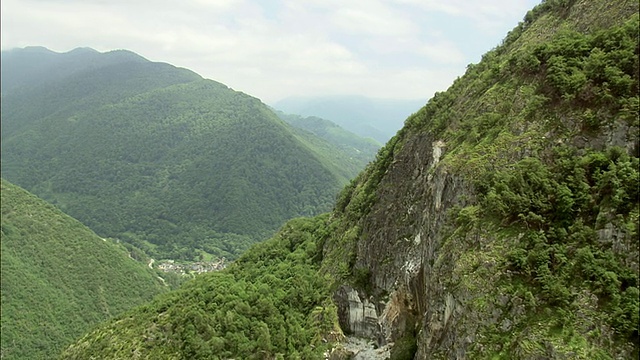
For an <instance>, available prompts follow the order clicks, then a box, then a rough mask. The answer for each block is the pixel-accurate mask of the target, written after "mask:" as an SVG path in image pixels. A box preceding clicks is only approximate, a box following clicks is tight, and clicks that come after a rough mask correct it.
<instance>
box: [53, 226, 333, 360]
mask: <svg viewBox="0 0 640 360" xmlns="http://www.w3.org/2000/svg"><path fill="white" fill-rule="evenodd" d="M325 220H326V216H319V217H317V218H315V219H312V220H309V219H295V220H292V221H291V222H290V223H288V224H287V225H285V226H284V227H283V229H282V230H281V231H280V232H279V233H278V234H277V235H276V236H275V237H274V238H272V239H271V240H268V241H265V242H264V243H261V244H258V245H256V246H254V247H252V248H251V249H250V250H249V251H247V252H246V253H245V254H243V255H242V256H241V257H240V259H238V261H236V262H235V263H234V264H233V265H232V266H231V267H230V268H228V269H226V270H223V271H221V272H215V273H208V274H204V275H202V276H199V277H197V278H196V279H195V280H192V281H190V282H188V283H186V284H185V285H183V286H182V287H181V288H180V289H179V290H177V291H174V292H171V293H169V294H166V295H163V296H160V297H158V298H157V299H155V300H154V301H153V302H152V303H150V304H148V305H145V306H143V307H140V308H137V309H135V310H134V311H131V312H129V313H127V314H126V315H124V316H122V317H120V318H118V319H116V320H114V321H111V322H110V323H109V324H107V325H105V326H102V327H100V328H98V329H96V330H95V331H93V332H92V333H90V334H88V335H86V336H85V337H84V338H82V339H80V340H79V341H78V342H77V343H76V344H74V345H73V346H71V347H69V348H68V349H66V350H65V351H64V353H63V354H62V356H61V358H62V359H89V358H98V359H103V358H114V359H120V358H128V357H129V356H131V354H132V353H133V354H138V356H139V357H140V358H148V359H211V360H216V359H230V358H236V359H274V358H275V359H282V358H287V359H290V358H301V359H322V358H323V357H322V355H321V354H322V352H323V351H324V350H326V349H327V348H328V343H327V339H329V340H334V339H336V338H338V337H339V336H341V333H340V330H339V328H337V318H336V315H335V306H333V305H332V304H331V301H330V300H329V294H330V292H329V283H328V281H327V279H326V278H324V277H322V276H320V275H319V274H318V272H317V270H318V265H319V261H318V260H319V259H320V258H321V257H320V256H319V255H320V253H321V251H322V248H321V247H319V245H321V243H319V242H317V240H316V238H318V237H322V236H323V235H322V229H323V226H324V223H325ZM325 233H326V232H325Z"/></svg>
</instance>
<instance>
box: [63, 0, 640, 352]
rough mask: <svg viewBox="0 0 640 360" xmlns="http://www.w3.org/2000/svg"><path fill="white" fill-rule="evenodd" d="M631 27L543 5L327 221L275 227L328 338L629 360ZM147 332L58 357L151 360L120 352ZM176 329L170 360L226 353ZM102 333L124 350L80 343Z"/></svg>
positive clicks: (613, 12) (594, 0)
mask: <svg viewBox="0 0 640 360" xmlns="http://www.w3.org/2000/svg"><path fill="white" fill-rule="evenodd" d="M638 11H639V8H638V2H637V1H636V0H631V1H625V0H621V1H615V2H612V1H606V0H572V1H564V0H548V1H543V2H542V3H541V4H540V5H539V6H537V7H536V8H534V9H533V10H531V11H530V12H529V13H527V15H526V16H525V17H524V20H523V21H522V23H520V24H519V26H518V27H516V28H515V29H514V30H513V31H512V32H510V33H509V34H508V35H507V37H506V38H505V40H504V42H503V44H501V45H500V46H498V47H497V48H495V49H493V50H491V51H489V52H488V53H487V54H486V55H485V56H484V57H483V59H482V61H481V62H480V63H479V64H477V65H470V66H469V67H468V69H467V72H466V73H465V74H464V76H462V77H460V78H459V79H458V80H456V81H455V82H454V83H453V84H452V86H451V87H450V88H449V89H448V90H447V91H446V92H443V93H439V94H436V95H435V96H434V97H433V98H432V99H431V100H430V101H429V102H428V103H427V105H426V106H425V107H424V108H422V109H420V111H418V112H417V113H415V114H414V115H412V116H411V117H409V118H408V119H407V121H406V122H405V126H404V128H403V129H402V130H401V131H400V132H399V133H398V134H397V135H396V136H395V137H394V138H392V139H391V140H390V141H389V142H388V143H387V145H386V146H385V147H384V148H383V149H382V150H381V151H380V152H379V153H378V156H377V159H376V161H374V162H373V163H372V164H371V165H369V166H368V168H367V169H366V170H365V171H364V172H362V173H361V174H360V175H359V176H358V178H356V179H355V180H354V181H353V182H352V183H351V184H350V185H349V186H347V187H346V188H345V189H344V190H343V192H342V193H341V195H340V197H339V198H338V201H337V203H336V205H335V208H334V211H333V212H332V213H331V214H330V215H329V216H323V217H317V218H315V219H313V220H310V223H311V224H313V226H311V225H307V226H300V225H298V226H297V227H295V228H294V229H290V228H288V227H285V228H284V229H283V231H284V232H285V234H289V235H292V236H293V237H292V238H290V240H289V241H290V242H291V244H292V247H291V248H295V246H293V244H294V243H297V242H298V241H302V239H305V241H309V240H313V241H314V243H315V246H316V248H317V249H320V248H321V249H322V252H318V251H317V250H316V251H308V256H309V260H308V261H312V259H313V261H321V263H320V272H319V273H318V276H323V275H330V276H331V281H332V283H331V285H330V289H331V291H332V297H331V300H332V302H333V304H334V305H335V306H336V308H335V316H337V318H338V321H339V324H340V326H341V329H342V331H343V332H344V333H346V334H351V335H354V336H361V337H367V338H370V339H372V340H373V341H375V342H377V343H378V345H383V344H387V345H391V346H392V348H391V351H390V356H391V359H420V360H423V359H466V358H468V359H540V358H551V359H566V358H577V359H594V358H601V359H635V358H637V357H638V350H639V347H640V345H639V340H638V322H639V321H638V320H639V318H638V310H639V306H638V305H639V300H638V297H639V291H638V289H639V287H640V286H639V283H638V272H639V270H638V256H639V243H638V221H639V220H638V217H639V207H640V199H639V197H640V195H639V190H638V189H639V185H640V180H639V174H638V166H639V163H638V156H639V154H638V152H639V120H638V104H639V101H638V81H639V79H638V77H639V76H638V73H639V62H638V57H639V49H638V28H639V23H638ZM290 226H294V225H290ZM295 239H298V240H297V241H296V240H295ZM269 244H271V243H269ZM263 246H264V247H261V248H260V250H255V251H258V252H262V254H263V255H262V256H264V257H268V256H269V255H268V254H270V251H271V250H270V249H271V248H270V246H271V245H267V244H264V245H263ZM238 267H240V268H241V271H247V272H251V271H252V269H253V267H252V262H243V263H239V264H238ZM263 274H264V275H263V276H264V277H265V278H266V277H267V276H268V273H267V272H265V273H263ZM310 279H311V278H310ZM271 284H273V290H272V292H277V291H278V289H279V288H280V285H278V282H277V281H272V282H271ZM310 284H313V281H311V280H306V281H303V282H301V283H300V284H299V286H300V287H302V288H304V287H305V286H309V285H310ZM200 287H201V288H202V289H203V291H210V292H215V291H217V290H216V289H218V288H217V287H216V286H215V285H214V286H213V287H211V288H208V290H204V289H207V288H206V287H204V285H200ZM320 289H324V288H323V287H320ZM323 291H324V290H323ZM206 303H207V302H206V301H203V302H200V303H199V304H200V305H196V301H190V302H189V304H192V306H195V308H196V309H206ZM183 304H184V303H181V302H178V301H175V302H172V303H171V304H168V306H169V307H173V308H176V309H177V308H181V307H182V306H183ZM324 309H328V310H331V309H332V308H331V307H330V306H326V307H324ZM157 313H158V314H159V315H158V316H160V314H162V312H161V311H160V310H157ZM307 314H308V316H311V312H308V311H307ZM147 316H148V315H147V314H146V312H145V311H144V309H138V310H136V311H134V312H132V313H130V314H129V317H128V318H127V320H126V321H127V324H130V323H135V324H136V325H135V327H132V326H130V325H127V324H125V323H124V322H123V323H122V325H120V323H117V322H113V323H111V324H110V325H108V326H105V327H103V328H100V329H98V330H96V331H95V332H94V333H92V334H89V335H87V337H85V338H84V339H83V340H82V341H81V342H79V343H77V344H76V345H74V346H73V347H70V348H69V349H68V350H67V351H68V352H67V353H65V355H67V356H71V355H73V356H76V357H77V358H81V357H83V356H84V357H89V356H90V355H100V354H108V353H109V351H115V350H116V349H120V348H122V347H126V348H129V349H138V350H139V351H140V352H141V353H142V354H151V353H153V354H157V352H159V351H161V349H163V348H166V347H163V345H162V344H159V343H158V344H157V345H154V346H152V347H151V348H146V349H143V348H142V347H141V346H137V345H136V344H135V343H134V342H131V341H126V340H125V339H126V338H132V339H133V338H137V337H139V336H140V335H141V334H144V332H145V331H150V330H149V329H154V326H155V325H154V322H153V321H151V320H150V319H149V318H148V317H147ZM267 316H268V315H267ZM327 316H329V317H331V316H330V315H329V314H327ZM183 318H184V317H183ZM255 319H256V321H262V319H264V317H261V315H255ZM137 320H140V322H138V321H137ZM265 323H266V322H265ZM179 324H180V325H175V326H176V327H177V326H185V327H189V328H191V327H190V326H193V329H194V331H192V332H191V333H189V336H187V337H184V338H183V340H178V341H179V342H180V341H181V342H180V343H181V344H183V345H184V344H188V343H192V342H193V341H196V342H198V344H200V345H201V346H200V347H198V348H197V349H196V348H194V347H190V348H189V349H190V351H189V352H186V351H179V352H175V353H171V355H172V356H173V358H207V356H209V355H210V353H208V352H207V351H210V350H211V349H216V352H215V353H214V354H213V355H217V356H219V357H221V358H222V357H224V358H226V357H228V355H229V353H228V352H231V353H232V354H234V355H237V354H239V352H237V351H236V350H235V348H234V347H233V345H232V344H233V342H232V341H231V340H227V339H226V338H224V336H221V335H218V334H220V332H212V331H209V330H206V329H202V330H198V327H197V326H196V325H195V324H197V323H196V322H195V320H185V321H180V322H179ZM190 324H193V325H190ZM209 324H210V326H212V327H213V331H221V329H222V327H221V326H223V324H224V322H222V321H219V320H218V321H214V322H212V323H209ZM266 324H267V323H266ZM308 325H312V327H311V328H308V330H310V331H320V330H319V329H321V327H320V326H315V325H313V324H308ZM267 329H268V332H267V333H268V334H269V336H271V337H274V336H279V335H280V334H282V331H281V330H280V329H279V328H277V327H269V325H267ZM130 330H131V331H132V332H129V331H130ZM106 334H116V335H117V336H118V339H123V341H124V342H119V341H118V342H113V343H109V341H103V342H100V344H99V345H97V346H93V345H92V344H94V343H96V341H97V339H106ZM120 334H128V337H125V336H121V335H120ZM211 334H214V335H213V336H214V337H222V338H223V339H222V341H221V342H219V341H218V340H217V339H216V340H215V346H218V347H214V344H213V343H208V341H209V340H210V339H213V338H214V337H212V335H211ZM336 338H339V336H337V337H336ZM193 339H196V340H193ZM326 339H328V340H329V341H331V340H333V339H334V338H331V337H328V336H327V337H326ZM178 346H179V345H176V344H172V345H171V348H172V349H174V348H177V347H178ZM338 348H339V345H336V348H335V352H334V355H336V356H338V355H337V354H338V353H341V354H342V355H346V353H347V352H346V351H344V350H342V351H340V350H339V349H338ZM316 350H317V351H315V350H314V355H311V354H309V355H308V358H314V357H313V356H315V358H322V357H323V355H322V352H323V350H324V349H323V348H316ZM154 351H155V352H154ZM266 354H267V355H268V356H265V357H267V358H268V357H269V356H273V357H276V356H278V355H277V354H276V353H266ZM143 356H144V355H143ZM282 357H283V358H296V353H294V352H293V350H292V351H288V352H286V353H285V354H283V356H282ZM159 358H171V357H170V356H164V357H159Z"/></svg>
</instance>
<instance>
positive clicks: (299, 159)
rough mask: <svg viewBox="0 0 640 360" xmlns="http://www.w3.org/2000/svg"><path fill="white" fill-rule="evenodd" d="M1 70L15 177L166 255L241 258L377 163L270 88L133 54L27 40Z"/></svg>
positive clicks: (116, 234) (7, 154)
mask: <svg viewBox="0 0 640 360" xmlns="http://www.w3.org/2000/svg"><path fill="white" fill-rule="evenodd" d="M36 60H38V61H36ZM18 61H19V63H16V62H18ZM83 61H84V62H83ZM34 64H35V65H34ZM42 64H49V65H48V67H46V66H44V65H42ZM36 65H39V67H38V66H36ZM43 68H44V69H43ZM29 69H33V72H35V73H39V74H41V75H42V81H40V82H37V81H35V80H34V79H33V76H32V75H31V73H30V72H29V71H27V70H29ZM2 78H3V81H5V82H6V83H7V85H6V88H5V87H3V96H2V109H3V111H2V125H3V131H2V174H3V177H5V178H7V179H8V180H10V181H12V182H14V183H16V184H18V185H20V186H22V187H24V188H26V189H28V190H29V191H31V192H33V193H34V194H36V195H38V196H40V197H42V198H44V199H46V200H47V201H49V202H51V203H53V204H55V205H56V206H58V207H59V208H60V209H62V210H63V211H65V212H66V213H68V214H70V215H71V216H74V217H76V218H78V219H79V220H80V221H82V222H83V223H84V224H86V225H87V226H89V227H90V228H91V229H93V230H94V231H96V232H97V233H98V234H100V235H101V236H103V237H112V238H117V239H120V240H122V241H124V242H127V243H129V244H132V245H134V246H136V247H138V248H140V249H142V250H143V251H144V252H145V253H146V254H148V255H149V256H152V257H154V258H171V259H176V260H196V259H201V258H211V257H214V258H220V257H226V258H227V259H234V258H236V257H237V256H238V255H239V254H240V253H242V252H243V251H244V250H245V249H246V248H247V247H248V246H249V245H250V244H252V243H255V242H256V241H259V240H262V239H264V238H266V237H268V236H270V235H271V234H273V232H274V231H275V230H276V229H277V228H278V226H280V225H281V224H282V223H283V222H284V221H286V220H287V219H290V218H293V217H296V216H302V215H304V216H311V215H315V214H318V213H320V212H322V211H327V210H329V209H330V207H331V204H332V202H333V200H334V199H335V196H336V194H337V192H338V190H339V188H340V187H341V186H343V185H344V184H346V183H347V182H348V181H349V180H350V179H351V178H353V177H354V176H355V175H356V174H357V172H358V171H360V170H361V169H362V168H363V167H364V165H365V164H366V161H365V160H364V159H362V158H358V159H353V157H352V156H351V155H350V154H349V153H348V152H347V149H344V148H339V147H338V146H337V145H334V144H332V143H330V142H328V141H327V140H324V139H322V138H319V137H317V136H314V135H313V134H311V133H309V132H303V131H301V130H300V129H298V128H293V127H291V126H290V125H288V124H286V123H285V122H283V121H281V120H280V119H278V117H277V116H276V115H275V114H274V113H273V111H271V110H270V109H269V108H268V107H267V106H266V105H264V104H263V103H261V102H260V101H259V100H258V99H255V98H253V97H250V96H248V95H245V94H242V93H239V92H236V91H233V90H231V89H229V88H228V87H227V86H225V85H223V84H220V83H217V82H215V81H212V80H204V79H202V78H201V77H200V76H198V75H197V74H195V73H193V72H191V71H188V70H185V69H179V68H175V67H173V66H171V65H168V64H162V63H153V62H149V61H147V60H145V59H143V58H141V57H139V56H137V55H135V54H133V53H130V52H126V51H115V52H110V53H104V54H102V53H98V52H95V51H93V50H90V49H78V50H75V51H72V52H70V53H66V54H57V53H53V52H50V51H48V50H46V49H41V48H35V49H34V48H27V49H17V50H13V51H10V52H8V53H6V54H5V53H3V76H2ZM343 135H345V134H343ZM345 136H347V137H348V136H350V134H347V135H345ZM353 136H354V137H355V135H353ZM348 151H354V150H353V149H348Z"/></svg>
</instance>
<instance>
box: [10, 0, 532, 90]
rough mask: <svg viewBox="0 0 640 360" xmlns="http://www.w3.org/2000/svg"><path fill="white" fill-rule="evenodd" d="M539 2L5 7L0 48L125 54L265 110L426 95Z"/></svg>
mask: <svg viewBox="0 0 640 360" xmlns="http://www.w3.org/2000/svg"><path fill="white" fill-rule="evenodd" d="M539 2H540V0H362V1H361V0H180V1H177V0H175V1H169V0H2V1H1V2H0V6H1V11H0V13H1V16H2V19H1V20H2V23H1V25H2V29H1V36H2V39H1V46H2V50H8V49H12V48H15V47H25V46H31V45H37V46H44V47H47V48H49V49H51V50H54V51H58V52H66V51H69V50H71V49H74V48H76V47H91V48H94V49H96V50H99V51H108V50H114V49H127V50H131V51H134V52H136V53H138V54H140V55H142V56H144V57H146V58H147V59H149V60H152V61H162V62H168V63H171V64H173V65H176V66H180V67H185V68H189V69H191V70H193V71H195V72H197V73H199V74H200V75H202V76H203V77H205V78H209V79H214V80H217V81H220V82H222V83H224V84H226V85H228V86H229V87H231V88H233V89H235V90H239V91H243V92H245V93H248V94H250V95H253V96H256V97H258V98H260V99H262V100H263V101H265V102H267V103H273V102H275V101H277V100H280V99H282V98H285V97H288V96H316V95H338V94H340V95H343V94H358V95H364V96H369V97H378V98H397V99H425V100H426V99H428V98H430V97H431V96H432V95H433V93H434V92H435V91H441V90H445V89H446V88H447V87H448V86H449V85H450V84H451V82H452V81H453V80H454V79H455V78H456V77H457V76H460V75H462V74H463V73H464V71H465V68H466V65H467V64H469V63H477V62H478V61H479V60H480V57H481V55H482V54H483V53H485V52H486V51H488V50H490V49H491V48H493V47H495V46H496V45H498V44H499V43H500V41H501V40H502V39H503V38H504V37H505V35H506V33H507V32H508V31H509V30H511V29H512V28H513V27H514V26H516V25H517V24H518V22H519V21H521V20H522V18H523V17H524V15H525V13H526V12H527V10H529V9H530V8H532V7H533V6H535V5H537V4H538V3H539Z"/></svg>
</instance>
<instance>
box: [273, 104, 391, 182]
mask: <svg viewBox="0 0 640 360" xmlns="http://www.w3.org/2000/svg"><path fill="white" fill-rule="evenodd" d="M275 113H276V115H278V117H279V118H280V119H282V120H283V121H285V122H286V123H288V124H290V125H291V126H293V127H295V128H297V129H301V130H303V131H299V133H300V134H301V135H303V134H307V133H311V134H312V135H313V136H311V137H310V136H308V135H306V137H308V138H311V140H310V141H313V140H312V139H313V138H314V137H315V138H320V139H322V140H325V141H326V142H328V143H329V144H331V145H332V146H331V148H334V147H335V148H338V149H339V151H335V150H332V151H331V153H332V154H334V156H337V155H339V156H342V157H343V158H344V160H342V161H340V163H345V164H346V163H349V162H351V163H353V167H352V168H353V169H354V170H355V173H353V175H352V176H350V177H349V180H350V179H352V178H354V177H355V176H356V175H358V173H359V172H360V171H362V169H364V167H365V166H366V165H367V164H368V163H369V162H371V161H372V160H373V159H374V158H375V156H376V153H377V152H378V150H380V148H381V147H382V144H381V143H379V142H377V141H376V140H374V139H372V138H363V137H361V136H358V135H356V134H354V133H352V132H350V131H347V130H345V129H343V128H342V127H340V126H339V125H338V124H336V123H334V122H332V121H329V120H326V119H322V118H319V117H316V116H308V117H302V116H300V115H293V114H285V113H283V112H282V111H278V110H275ZM303 136H304V135H303Z"/></svg>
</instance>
